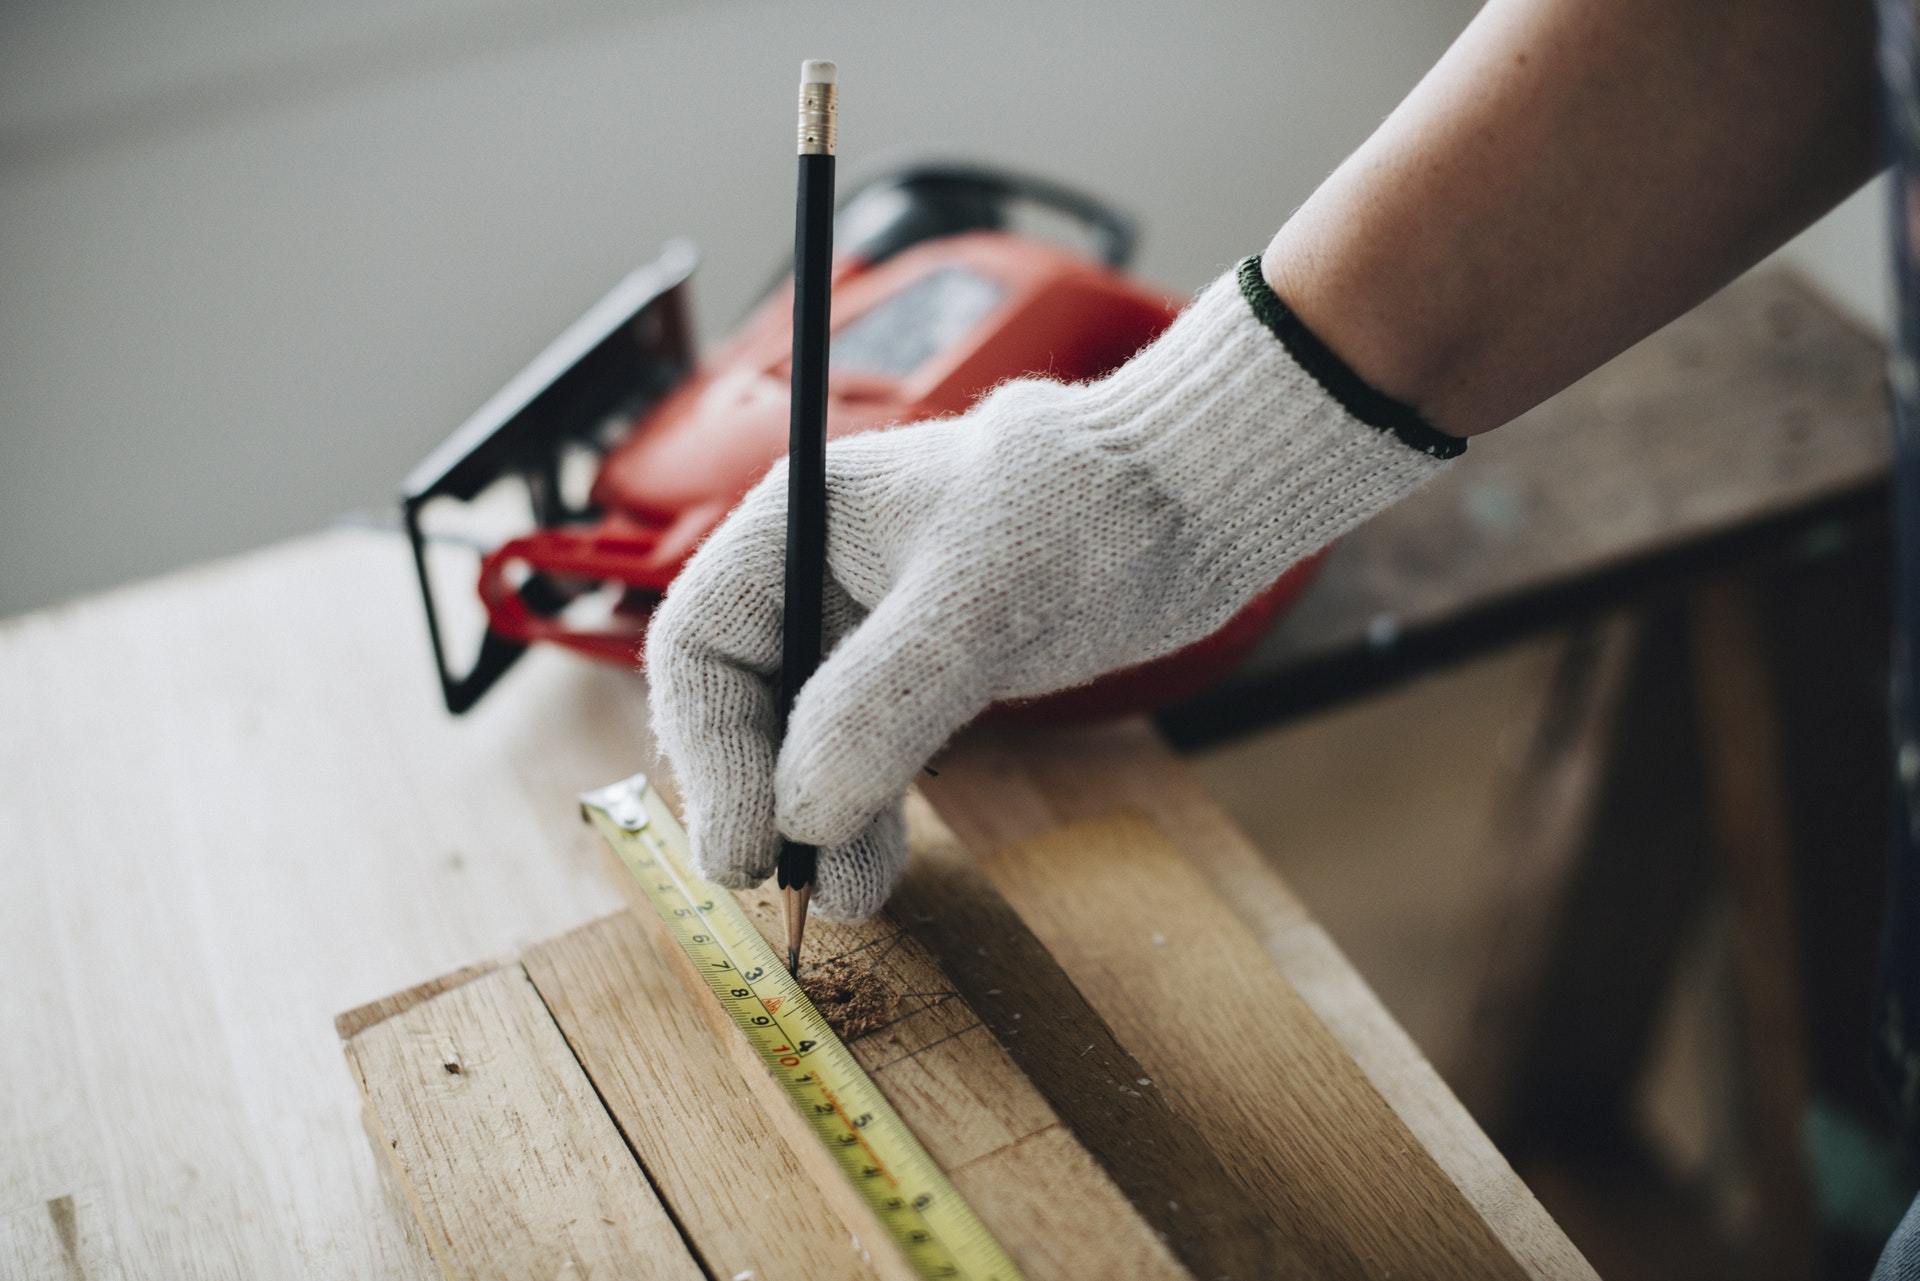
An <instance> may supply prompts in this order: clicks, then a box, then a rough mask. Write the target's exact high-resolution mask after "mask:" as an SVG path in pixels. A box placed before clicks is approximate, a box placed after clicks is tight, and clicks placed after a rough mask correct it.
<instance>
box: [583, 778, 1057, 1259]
mask: <svg viewBox="0 0 1920 1281" xmlns="http://www.w3.org/2000/svg"><path fill="white" fill-rule="evenodd" d="M580 807H581V812H582V814H583V815H584V816H585V817H586V818H587V819H588V820H589V821H590V822H591V823H593V825H594V826H595V827H596V828H597V829H598V830H599V831H600V834H601V835H602V836H604V837H605V838H606V840H607V842H608V844H609V845H611V846H612V847H613V850H614V852H615V853H616V854H617V855H619V858H620V861H621V863H622V864H623V865H624V866H625V867H626V869H627V873H628V875H630V876H632V877H633V880H634V883H635V884H636V885H637V886H638V887H639V889H640V891H641V893H642V894H643V895H644V896H645V897H646V899H647V901H648V902H649V903H651V904H652V905H653V909H654V911H655V912H656V913H657V914H658V915H659V917H660V919H661V921H662V922H663V923H664V924H665V925H666V927H667V929H668V931H669V932H670V933H671V934H672V935H673V937H674V940H675V942H677V943H678V944H679V945H680V949H681V950H682V951H683V952H685V953H686V955H687V957H688V959H689V960H691V961H692V962H693V965H694V968H695V969H696V970H697V971H698V972H699V973H700V975H701V977H702V978H703V979H704V980H705V981H706V984H707V987H708V988H709V990H711V991H712V992H713V995H714V997H715V998H716V999H717V1000H718V1001H719V1002H720V1004H721V1006H722V1007H723V1008H724V1009H725V1010H726V1012H727V1016H728V1018H729V1019H730V1020H731V1021H732V1022H733V1025H734V1026H735V1027H736V1028H738V1029H739V1030H740V1033H741V1035H743V1036H745V1037H746V1038H747V1042H748V1044H749V1045H751V1046H752V1047H753V1049H754V1052H755V1055H756V1057H758V1058H759V1059H760V1061H761V1063H762V1065H763V1066H765V1068H766V1069H767V1071H768V1073H770V1074H771V1075H772V1076H773V1078H774V1080H776V1081H778V1082H779V1083H780V1086H781V1088H782V1089H783V1090H784V1091H785V1093H786V1095H787V1098H788V1099H789V1100H790V1101H791V1102H792V1104H793V1106H794V1108H795V1109H796V1110H797V1111H798V1112H799V1114H800V1116H801V1118H802V1119H803V1120H804V1121H805V1122H806V1123H807V1127H808V1129H809V1130H811V1131H812V1133H813V1134H814V1137H815V1138H816V1139H817V1140H818V1141H819V1142H820V1144H821V1145H822V1146H823V1147H824V1148H825V1149H826V1151H827V1152H828V1153H829V1154H830V1155H831V1156H832V1157H833V1159H834V1163H835V1164H836V1165H838V1166H839V1168H840V1170H841V1172H842V1174H843V1175H845V1177H846V1178H847V1180H848V1182H849V1183H851V1184H852V1186H853V1188H854V1190H855V1192H857V1193H858V1194H859V1196H860V1199H861V1201H862V1202H864V1203H865V1204H866V1206H867V1208H868V1209H869V1210H871V1211H872V1212H873V1214H874V1217H875V1218H876V1219H877V1220H879V1222H880V1224H881V1225H882V1226H883V1227H884V1228H885V1229H886V1231H887V1235H888V1236H889V1237H890V1238H891V1239H892V1240H893V1242H894V1243H895V1245H897V1246H898V1247H899V1249H900V1252H901V1254H902V1255H904V1256H905V1257H906V1260H907V1262H908V1264H909V1265H910V1266H911V1267H912V1268H913V1269H914V1271H915V1272H916V1273H917V1274H918V1275H920V1276H923V1277H928V1278H966V1279H968V1281H1020V1273H1019V1271H1018V1270H1017V1269H1016V1268H1015V1267H1014V1266H1013V1263H1012V1261H1011V1260H1009V1259H1008V1258H1007V1255H1006V1252H1005V1251H1004V1250H1002V1249H1001V1248H1000V1244H999V1242H997V1241H995V1240H994V1239H993V1236H992V1234H991V1233H989V1232H988V1231H987V1229H986V1225H985V1224H983V1223H981V1222H980V1218H979V1216H978V1215H976V1214H975V1213H974V1212H973V1208H972V1207H971V1206H969V1205H968V1204H967V1203H966V1201H965V1200H964V1199H963V1198H962V1197H961V1196H960V1193H959V1192H958V1190H956V1189H955V1188H954V1186H953V1184H952V1183H951V1182H949V1181H948V1179H947V1176H946V1175H945V1173H944V1172H942V1171H941V1169H940V1167H939V1166H938V1165H937V1164H936V1163H935V1162H934V1160H933V1158H932V1157H931V1156H929V1155H928V1154H927V1150H926V1149H925V1148H924V1147H922V1146H921V1144H920V1141H919V1140H918V1139H916V1138H915V1137H914V1136H913V1131H912V1130H910V1129H909V1128H908V1127H907V1124H906V1122H905V1121H903V1120H901V1118H900V1115H899V1114H898V1113H897V1112H895V1111H894V1110H893V1105H892V1104H891V1103H889V1102H888V1101H887V1098H886V1096H885V1095H884V1094H882V1093H881V1091H880V1087H879V1086H878V1085H876V1084H875V1083H874V1081H873V1078H872V1077H870V1076H868V1075H867V1073H866V1070H865V1069H864V1068H862V1067H861V1066H860V1063H859V1061H858V1060H857V1059H855V1058H854V1056H853V1052H852V1051H851V1050H849V1049H848V1048H847V1047H846V1045H845V1043H844V1042H842V1041H841V1040H840V1037H839V1035H838V1034H837V1033H835V1032H834V1030H833V1029H832V1027H830V1026H829V1025H828V1023H827V1021H826V1018H825V1017H824V1016H822V1015H821V1013H820V1011H819V1010H818V1009H816V1008H815V1007H814V1004H813V1001H812V1000H811V999H809V998H808V996H807V994H806V992H805V991H804V990H803V989H802V988H801V987H800V984H799V983H798V982H797V981H796V980H795V979H794V977H793V975H791V974H789V973H788V972H787V968H786V966H785V965H784V964H782V963H781V960H780V958H779V956H778V955H776V954H775V952H774V950H773V947H772V945H771V944H769V943H768V942H767V940H766V938H765V937H764V936H763V935H762V934H761V933H760V931H759V930H758V929H757V928H755V926H754V924H753V922H752V921H750V920H748V919H747V915H746V913H745V912H744V911H742V910H741V908H740V905H739V903H738V902H736V901H735V900H734V897H733V895H732V894H731V893H729V892H728V891H727V890H725V889H722V888H721V887H719V886H716V885H713V884H711V883H709V882H707V881H705V880H702V879H701V878H700V876H699V875H698V874H697V873H696V872H694V870H693V860H692V857H691V853H690V850H689V846H688V844H687V836H686V832H685V831H684V830H683V829H682V828H681V826H680V820H679V819H678V818H676V817H675V816H674V814H673V811H672V810H671V809H670V808H669V807H668V805H667V803H666V801H665V799H664V798H662V797H661V795H660V794H659V793H658V792H657V791H655V790H654V789H653V788H652V787H650V786H648V784H647V780H646V777H645V776H644V775H635V776H634V777H632V778H630V779H626V780H625V781H623V782H619V783H615V784H612V785H611V786H609V787H603V788H600V789H599V790H597V791H593V792H588V793H586V794H585V795H583V796H582V797H581V798H580Z"/></svg>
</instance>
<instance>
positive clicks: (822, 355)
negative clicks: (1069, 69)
mask: <svg viewBox="0 0 1920 1281" xmlns="http://www.w3.org/2000/svg"><path fill="white" fill-rule="evenodd" d="M836 78H837V75H836V69H835V67H834V65H833V64H832V63H831V62H820V61H808V62H803V63H801V64H800V173H799V196H798V200H797V202H796V209H795V215H794V231H793V383H792V397H793V399H792V405H791V408H790V410H789V415H788V420H787V565H786V616H785V621H784V623H783V625H782V632H781V647H780V720H781V731H782V733H783V734H784V732H785V726H786V718H787V714H788V713H789V712H791V711H792V710H793V700H794V699H795V697H797V696H798V695H799V693H800V687H801V686H802V685H805V684H806V683H807V679H808V678H809V677H811V676H812V675H813V673H814V670H815V669H816V668H817V667H819V666H820V644H821V638H820V598H821V593H822V591H823V590H824V587H825V580H826V567H827V326H828V323H829V313H830V307H829V301H830V295H831V290H832V281H831V273H832V270H833V144H834V136H833V135H834V113H835V109H836V105H837V104H836V102H835V97H836V92H835V87H834V81H835V79H836ZM817 855H818V851H817V850H815V849H814V847H813V846H811V845H801V844H799V843H798V842H795V841H787V840H783V841H782V842H781V845H780V860H779V863H778V864H777V867H776V871H775V878H776V880H777V881H778V882H779V885H780V897H781V899H782V900H783V901H784V903H785V905H786V913H787V968H788V969H789V970H791V971H793V972H794V973H796V974H797V973H799V970H800V940H801V939H802V938H803V937H805V935H806V932H807V905H808V903H809V902H810V901H811V900H812V898H813V875H814V864H815V861H816V857H817Z"/></svg>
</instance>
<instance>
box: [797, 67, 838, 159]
mask: <svg viewBox="0 0 1920 1281" xmlns="http://www.w3.org/2000/svg"><path fill="white" fill-rule="evenodd" d="M838 111H839V94H838V92H837V86H835V85H830V84H802V85H801V86H800V154H801V155H803V156H830V155H832V154H833V144H834V117H835V116H836V115H837V114H838Z"/></svg>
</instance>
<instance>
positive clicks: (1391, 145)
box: [1263, 0, 1877, 435]
mask: <svg viewBox="0 0 1920 1281" xmlns="http://www.w3.org/2000/svg"><path fill="white" fill-rule="evenodd" d="M1873 70H1874V68H1873V59H1872V15H1871V6H1869V5H1866V4H1839V5H1836V4H1831V3H1828V2H1826V0H1607V2H1606V3H1595V0H1492V2H1491V3H1489V4H1488V5H1487V6H1486V8H1485V9H1483V10H1482V11H1481V13H1480V14H1479V16H1478V17H1477V18H1476V19H1475V20H1474V22H1473V24H1472V25H1471V26H1470V27H1469V28H1468V30H1467V31H1466V33H1465V34H1464V35H1462V37H1461V38H1460V40H1459V41H1458V42H1457V43H1456V44H1455V45H1454V47H1453V48H1452V49H1451V50H1449V51H1448V53H1447V55H1446V56H1445V57H1444V58H1443V59H1442V60H1441V61H1440V63H1439V64H1438V65H1436V66H1435V68H1434V69H1433V71H1432V72H1430V73H1429V74H1428V75H1427V77H1426V79H1425V80H1423V81H1422V82H1421V84H1420V85H1419V86H1418V87H1417V88H1416V89H1415V90H1414V91H1413V93H1412V94H1410V95H1409V96H1408V98H1407V100H1406V101H1405V102H1404V103H1402V104H1401V106H1400V107H1399V109H1398V110H1396V111H1395V112H1394V114H1393V115H1392V116H1391V117H1390V118H1389V119H1388V120H1387V122H1386V123H1385V124H1384V125H1382V126H1381V128H1380V129H1379V131H1378V132H1376V133H1375V134H1374V136H1373V137H1372V138H1371V139H1369V140H1368V142H1367V143H1366V144H1365V145H1364V146H1362V147H1361V148H1360V150H1359V151H1357V152H1355V153H1354V155H1353V156H1352V157H1350V158H1349V159H1348V160H1347V162H1346V163H1345V164H1344V165H1342V166H1341V167H1340V169H1339V170H1338V171H1337V172H1336V173H1334V175H1333V176H1332V177H1331V178H1329V179H1328V180H1327V181H1326V183H1325V184H1323V185H1322V186H1321V188H1320V189H1319V190H1318V191H1317V192H1315V193H1314V195H1313V197H1312V198H1311V199H1309V200H1308V202H1307V203H1306V204H1305V205H1304V206H1303V207H1302V208H1301V209H1300V211H1299V212H1298V213H1296V214H1295V215H1294V217H1293V218H1292V219H1291V220H1289V222H1288V223H1287V225H1286V226H1285V227H1284V228H1282V230H1281V231H1280V233H1279V234H1278V235H1277V236H1275V237H1274V240H1273V242H1272V244H1271V245H1270V246H1269V247H1268V249H1267V252H1266V255H1265V258H1264V259H1263V266H1264V268H1265V272H1266V275H1267V279H1268V280H1269V281H1270V282H1271V283H1272V284H1273V286H1274V288H1275V290H1276V291H1277V292H1278V293H1279V294H1280V296H1281V297H1282V298H1284V299H1286V300H1287V302H1288V303H1289V304H1290V305H1291V306H1292V307H1293V309H1294V310H1295V311H1296V312H1298V313H1299V314H1300V316H1301V317H1302V319H1304V320H1305V321H1306V322H1307V325H1308V326H1309V327H1310V328H1312V329H1313V330H1315V331H1316V332H1317V333H1319V335H1320V336H1321V337H1322V338H1323V339H1325V340H1326V341H1327V343H1328V344H1329V345H1331V346H1332V347H1333V348H1334V350H1335V351H1337V352H1339V353H1340V354H1341V355H1342V356H1344V357H1345V358H1346V360H1347V362H1348V363H1349V364H1350V365H1352V366H1353V367H1354V368H1355V369H1356V370H1357V371H1358V372H1359V373H1360V374H1361V376H1363V377H1365V378H1367V379H1368V380H1369V381H1370V382H1372V383H1373V384H1374V385H1375V386H1377V387H1379V388H1380V389H1382V390H1384V391H1386V392H1389V393H1390V394H1393V395H1395V396H1397V397H1399V398H1400V399H1403V400H1405V401H1408V402H1409V403H1411V404H1413V405H1415V406H1416V407H1418V408H1419V409H1420V410H1421V411H1422V412H1423V413H1424V414H1425V415H1426V416H1427V417H1428V418H1429V419H1431V420H1432V421H1433V422H1434V423H1436V424H1437V425H1438V426H1440V427H1442V428H1444V429H1446V430H1448V431H1451V432H1455V433H1458V434H1463V435H1471V434H1474V433H1476V432H1481V431H1485V430H1488V429H1489V428H1493V427H1497V426H1499V425H1500V424H1501V423H1503V422H1506V421H1508V420H1509V419H1511V418H1513V417H1514V416H1515V415H1517V414H1519V413H1521V412H1522V411H1524V410H1526V409H1527V408H1529V407H1531V406H1532V405H1534V404H1536V403H1538V402H1539V401H1540V400H1543V399H1545V398H1546V397H1547V396H1550V395H1552V394H1553V393H1554V392H1555V391H1558V390H1559V389H1560V388H1561V387H1563V386H1565V385H1566V384H1567V383H1569V382H1572V381H1573V380H1574V379H1576V378H1578V377H1579V376H1580V375H1582V374H1584V373H1586V372H1587V371H1588V370H1590V369H1592V368H1594V367H1595V366H1597V365H1599V364H1601V363H1602V362H1604V361H1605V360H1607V359H1608V358H1609V357H1611V356H1612V355H1614V354H1615V353H1616V352H1618V351H1620V350H1621V349H1622V348H1624V347H1626V346H1628V345H1630V344H1631V343H1633V342H1634V341H1636V340H1638V339H1639V338H1641V337H1642V336H1644V335H1645V334H1647V333H1649V332H1650V331H1652V330H1653V329H1656V328H1658V327H1659V326H1660V325H1662V324H1664V323H1665V322H1666V321H1667V320H1669V319H1671V318H1672V317H1674V316H1676V315H1678V314H1679V313H1681V312H1682V311H1685V310H1686V309H1687V308H1688V307H1690V306H1692V305H1693V304H1694V303H1696V302H1698V301H1699V300H1700V299H1701V298H1703V297H1705V296H1706V295H1707V294H1709V293H1711V292H1712V291H1713V290H1715V289H1717V288H1719V287H1720V286H1721V285H1723V284H1725V283H1726V282H1727V281H1728V280H1730V279H1731V278H1732V277H1733V276H1735V275H1737V274H1738V273H1739V272H1740V271H1742V270H1743V269H1745V268H1746V267H1748V266H1750V265H1751V264H1752V263H1754V262H1755V261H1757V260H1758V259H1759V258H1760V257H1762V256H1764V255H1765V254H1766V253H1767V252H1769V251H1770V250H1772V249H1773V248H1775V247H1777V246H1778V245H1779V244H1780V243H1781V242H1783V241H1784V240H1786V239H1787V238H1788V237H1789V236H1791V235H1792V234H1793V233H1794V232H1796V231H1798V230H1799V229H1800V228H1802V227H1803V226H1805V225H1806V224H1807V223H1809V222H1811V221H1812V220H1813V219H1814V218H1815V217H1817V216H1818V215H1819V214H1820V213H1822V212H1823V211H1825V210H1826V209H1827V208H1829V207H1830V206H1831V205H1833V204H1834V203H1835V202H1836V201H1838V200H1839V199H1840V198H1841V197H1842V196H1844V195H1845V194H1846V193H1847V192H1848V191H1850V190H1851V189H1852V188H1853V187H1855V186H1856V185H1858V184H1859V183H1860V182H1861V181H1863V180H1864V179H1865V178H1866V177H1867V176H1868V174H1869V173H1870V172H1871V171H1872V168H1873V165H1874V159H1875V156H1876V154H1877V153H1876V148H1875V145H1874V141H1873V129H1872V118H1873V93H1874V76H1873Z"/></svg>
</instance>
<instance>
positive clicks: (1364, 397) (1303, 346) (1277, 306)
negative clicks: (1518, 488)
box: [1239, 254, 1467, 458]
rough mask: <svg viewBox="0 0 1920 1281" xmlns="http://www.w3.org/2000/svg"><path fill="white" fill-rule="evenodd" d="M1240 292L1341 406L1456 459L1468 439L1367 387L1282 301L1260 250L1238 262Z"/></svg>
mask: <svg viewBox="0 0 1920 1281" xmlns="http://www.w3.org/2000/svg"><path fill="white" fill-rule="evenodd" d="M1239 276H1240V296H1241V297H1243V298H1245V299H1246V300H1247V305H1248V306H1250V307H1252V308H1253V314H1254V315H1255V316H1258V317H1259V318H1260V323H1261V324H1263V325H1265V326H1266V327H1267V328H1268V329H1271V330H1272V331H1273V333H1274V336H1275V337H1277V338H1278V339H1279V340H1280V343H1281V345H1282V346H1284V347H1285V348H1286V349H1287V354H1288V355H1289V356H1292V357H1293V359H1294V361H1295V362H1296V363H1297V364H1298V365H1299V366H1300V368H1302V369H1304V370H1306V371H1307V373H1309V374H1310V375H1312V376H1313V380H1314V381H1315V382H1317V383H1319V384H1320V385H1321V386H1322V387H1324V388H1325V389H1326V392H1327V394H1328V395H1329V396H1332V397H1333V398H1334V400H1336V401H1338V402H1339V404H1340V407H1341V408H1342V409H1344V410H1346V411H1347V412H1348V413H1350V414H1352V415H1353V416H1354V417H1355V418H1358V419H1359V420H1360V421H1361V422H1363V423H1365V424H1367V425H1368V426H1369V427H1378V428H1379V429H1380V430H1382V431H1390V432H1392V433H1393V434H1394V435H1395V436H1397V437H1399V439H1400V441H1401V443H1403V444H1405V445H1407V446H1409V447H1410V448H1413V449H1417V450H1419V451H1420V452H1421V453H1423V454H1430V455H1432V456H1433V457H1435V458H1457V457H1459V456H1460V455H1461V454H1463V453H1465V452H1466V449H1467V442H1466V441H1464V440H1462V439H1461V438H1460V437H1458V436H1449V435H1448V434H1447V433H1446V432H1443V431H1441V430H1440V429H1439V428H1438V427H1435V426H1434V425H1433V424H1432V423H1430V422H1428V421H1427V420H1426V419H1424V418H1422V417H1421V416H1420V415H1419V413H1418V412H1417V411H1416V410H1415V409H1414V408H1413V406H1411V405H1409V404H1406V403H1404V402H1403V401H1398V400H1395V399H1394V398H1393V397H1391V396H1389V395H1387V394H1386V393H1385V392H1382V391H1378V390H1376V389H1375V388H1373V387H1372V386H1369V385H1368V383H1367V381H1366V380H1365V379H1364V378H1362V377H1360V375H1359V374H1356V373H1354V372H1353V370H1351V369H1349V368H1348V367H1347V362H1346V361H1344V360H1342V359H1340V357H1338V356H1336V355H1334V354H1333V349H1332V348H1331V347H1329V346H1327V345H1326V344H1325V343H1323V342H1321V341H1320V339H1319V338H1318V337H1316V336H1315V335H1314V332H1313V331H1312V330H1311V329H1308V328H1307V327H1306V325H1305V324H1304V323H1303V322H1302V321H1301V319H1300V317H1298V316H1296V315H1294V314H1293V309H1292V308H1290V307H1288V306H1287V304H1286V303H1284V302H1282V301H1280V295H1279V294H1276V293H1274V292H1273V286H1272V285H1269V284H1268V283H1267V278H1266V276H1265V275H1264V274H1263V273H1262V272H1261V270H1260V255H1258V254H1254V255H1253V256H1252V257H1250V258H1248V259H1247V260H1246V261H1245V262H1243V263H1241V264H1240V271H1239Z"/></svg>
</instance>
